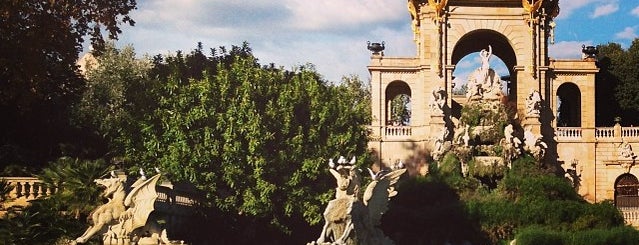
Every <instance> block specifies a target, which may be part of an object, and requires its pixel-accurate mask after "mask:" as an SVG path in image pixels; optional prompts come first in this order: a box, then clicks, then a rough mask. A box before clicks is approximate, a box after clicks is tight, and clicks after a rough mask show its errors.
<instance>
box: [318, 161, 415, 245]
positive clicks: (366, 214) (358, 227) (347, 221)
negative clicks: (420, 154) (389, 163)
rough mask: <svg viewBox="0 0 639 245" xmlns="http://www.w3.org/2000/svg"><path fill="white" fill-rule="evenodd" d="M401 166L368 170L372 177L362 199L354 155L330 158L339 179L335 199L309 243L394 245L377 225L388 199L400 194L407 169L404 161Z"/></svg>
mask: <svg viewBox="0 0 639 245" xmlns="http://www.w3.org/2000/svg"><path fill="white" fill-rule="evenodd" d="M400 165H401V166H400ZM400 165H397V166H396V167H394V168H392V169H383V170H381V171H379V172H377V173H374V172H373V171H372V170H370V169H369V173H370V174H371V178H372V179H373V180H372V181H371V183H370V184H368V186H367V187H366V190H365V191H364V193H363V196H362V198H360V196H359V194H360V193H359V191H360V185H361V182H360V180H361V177H360V175H359V170H358V169H356V167H355V158H354V157H353V159H352V160H351V161H350V162H347V161H346V159H345V158H344V157H340V158H339V160H338V161H337V165H336V164H335V163H334V162H333V160H332V159H331V160H329V166H330V169H329V171H330V172H331V174H332V175H333V177H335V180H336V181H337V188H336V192H335V199H333V200H331V201H330V202H329V203H328V206H327V207H326V210H325V211H324V220H325V224H324V227H323V228H322V233H321V234H320V236H319V238H318V239H317V240H316V241H314V242H310V243H308V244H309V245H311V244H313V245H315V244H324V245H327V244H380V245H381V244H393V242H392V241H391V240H390V239H389V238H388V237H386V236H384V234H383V232H382V231H381V230H380V229H379V228H378V226H379V224H380V220H381V217H382V215H383V214H384V212H386V210H387V209H388V200H389V199H390V198H391V197H393V196H395V195H396V194H397V192H396V191H395V187H394V186H395V184H396V183H397V180H398V179H399V177H400V176H401V175H402V174H403V173H404V172H405V171H406V169H404V168H403V163H401V162H400Z"/></svg>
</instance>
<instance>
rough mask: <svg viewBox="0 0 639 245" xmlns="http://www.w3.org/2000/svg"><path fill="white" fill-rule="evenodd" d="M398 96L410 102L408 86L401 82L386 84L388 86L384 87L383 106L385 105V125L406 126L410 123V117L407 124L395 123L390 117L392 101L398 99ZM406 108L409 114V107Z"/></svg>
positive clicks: (410, 94) (410, 93)
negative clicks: (384, 99) (384, 98)
mask: <svg viewBox="0 0 639 245" xmlns="http://www.w3.org/2000/svg"><path fill="white" fill-rule="evenodd" d="M399 96H404V97H405V98H406V97H407V98H408V102H410V100H411V96H412V92H411V88H410V86H409V85H408V84H407V83H406V82H404V81H401V80H395V81H392V82H391V83H389V84H388V86H386V91H385V97H386V101H385V103H384V104H385V105H386V124H387V125H407V123H409V122H410V116H409V118H408V121H407V122H396V120H394V118H393V117H392V115H393V112H394V110H393V100H394V99H396V98H398V97H399ZM406 106H407V108H406V109H407V110H408V111H409V113H410V106H409V105H406Z"/></svg>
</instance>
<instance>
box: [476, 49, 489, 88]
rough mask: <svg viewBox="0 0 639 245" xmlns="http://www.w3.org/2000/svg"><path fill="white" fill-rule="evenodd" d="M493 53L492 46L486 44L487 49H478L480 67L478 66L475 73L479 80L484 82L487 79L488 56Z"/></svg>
mask: <svg viewBox="0 0 639 245" xmlns="http://www.w3.org/2000/svg"><path fill="white" fill-rule="evenodd" d="M492 54H493V48H492V47H491V46H490V45H488V51H486V50H485V49H482V50H481V51H479V58H480V59H481V67H480V68H479V71H480V72H478V73H477V74H476V76H477V77H476V78H477V80H479V81H482V82H485V81H488V75H489V73H488V71H489V70H490V57H491V56H492Z"/></svg>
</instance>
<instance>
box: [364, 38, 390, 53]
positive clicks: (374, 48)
mask: <svg viewBox="0 0 639 245" xmlns="http://www.w3.org/2000/svg"><path fill="white" fill-rule="evenodd" d="M366 44H367V48H368V50H370V51H371V52H373V55H380V53H381V55H382V56H383V55H384V52H382V51H384V49H385V48H386V47H385V42H383V41H382V43H381V44H380V43H371V42H370V41H368V42H366Z"/></svg>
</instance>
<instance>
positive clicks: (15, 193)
mask: <svg viewBox="0 0 639 245" xmlns="http://www.w3.org/2000/svg"><path fill="white" fill-rule="evenodd" d="M0 179H3V180H5V181H7V183H8V184H9V186H11V187H12V188H13V189H12V190H11V192H9V196H8V200H9V201H8V202H7V203H5V207H4V208H8V207H11V206H25V205H27V204H28V203H29V201H31V200H34V199H36V198H39V197H45V196H48V195H51V194H52V193H54V192H55V190H54V189H52V188H46V187H45V186H44V185H43V184H42V181H40V180H39V179H38V178H36V177H0Z"/></svg>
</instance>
